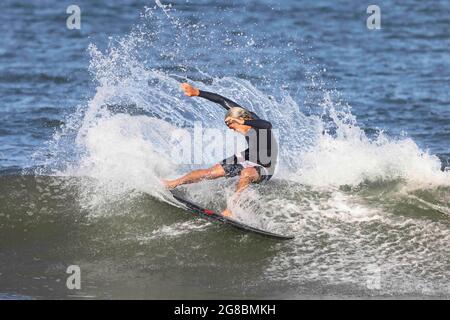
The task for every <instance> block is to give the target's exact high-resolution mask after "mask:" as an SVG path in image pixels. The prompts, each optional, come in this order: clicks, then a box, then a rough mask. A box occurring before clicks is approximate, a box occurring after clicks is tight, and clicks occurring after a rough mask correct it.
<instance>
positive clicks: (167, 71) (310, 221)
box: [0, 0, 450, 299]
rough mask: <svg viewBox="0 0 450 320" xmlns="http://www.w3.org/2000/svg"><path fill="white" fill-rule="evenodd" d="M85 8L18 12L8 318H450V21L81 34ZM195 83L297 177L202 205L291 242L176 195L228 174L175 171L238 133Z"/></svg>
mask: <svg viewBox="0 0 450 320" xmlns="http://www.w3.org/2000/svg"><path fill="white" fill-rule="evenodd" d="M70 4H71V3H68V2H64V1H63V2H61V1H50V0H46V1H39V2H29V1H10V0H7V1H3V2H2V5H1V6H0V19H1V21H2V24H1V25H0V28H1V30H0V31H1V34H2V37H1V40H0V299H39V298H56V299H58V298H87V299H91V298H100V299H104V298H106V299H109V298H125V299H128V298H138V299H145V298H154V299H158V298H169V299H170V298H191V299H205V298H209V299H211V298H212V299H218V298H236V299H241V298H256V299H258V298H281V299H296V298H317V297H320V298H323V297H325V298H330V297H331V298H361V297H366V298H374V297H375V298H377V297H381V298H410V297H416V298H417V297H419V298H430V297H438V298H448V297H449V295H450V249H449V246H448V243H449V241H450V170H447V169H446V168H448V167H450V146H449V140H450V93H449V90H448V88H449V84H450V68H449V67H450V55H449V51H448V50H449V47H450V19H449V17H450V4H449V2H448V1H433V2H431V3H430V2H427V3H425V2H423V1H417V0H416V1H404V2H401V3H399V2H396V1H379V2H378V5H379V7H380V9H381V29H379V30H369V29H368V28H367V26H366V19H367V18H368V17H369V14H368V13H367V12H366V10H367V5H366V4H363V3H361V2H359V1H349V2H337V3H336V2H335V1H311V2H309V1H308V2H306V1H305V2H299V1H281V2H280V1H246V2H244V3H243V2H242V1H214V2H212V1H171V2H169V1H156V2H155V1H121V2H120V4H119V3H110V2H106V1H105V2H104V3H101V2H95V3H92V1H77V3H76V4H77V5H78V6H79V7H80V9H81V29H79V30H77V29H75V30H69V29H68V28H67V27H66V19H67V17H68V16H69V14H67V13H66V9H67V7H68V6H69V5H70ZM185 81H188V82H189V83H192V84H194V85H195V86H198V87H199V88H201V89H204V90H208V91H214V92H218V93H220V94H223V95H225V96H227V97H229V98H231V99H233V100H235V101H237V102H238V103H240V104H242V105H244V106H246V107H248V108H249V109H251V110H252V111H255V112H257V113H258V114H259V115H260V116H261V117H262V118H266V119H269V120H270V121H271V122H272V123H273V126H274V128H275V129H276V130H277V135H278V139H279V145H280V159H279V167H278V171H277V174H276V175H275V176H274V178H273V179H272V180H271V181H270V183H267V184H265V185H257V186H252V187H251V188H249V189H248V190H247V191H246V192H245V193H244V194H243V195H242V197H241V198H240V199H239V201H238V202H236V203H234V202H232V201H230V199H232V198H233V197H232V193H233V189H234V185H235V182H236V180H233V179H226V180H223V179H222V180H217V181H205V182H201V183H198V184H196V185H190V186H187V187H183V188H182V189H183V192H185V193H186V195H187V196H188V197H189V198H191V199H193V200H195V201H196V202H199V203H202V204H204V205H205V206H208V207H211V208H213V209H216V210H221V209H223V208H224V207H225V206H226V205H227V204H228V205H230V206H232V209H233V212H234V213H235V214H236V215H237V217H238V218H239V219H241V220H243V221H245V222H246V223H249V224H252V225H255V226H258V227H261V228H265V229H267V230H270V231H274V232H279V233H289V234H294V235H295V236H296V238H295V239H294V240H292V241H286V242H278V241H274V240H270V239H265V238H262V237H259V236H257V235H252V234H245V233H242V232H240V231H236V230H234V229H230V228H228V227H224V226H221V225H217V224H213V223H209V222H206V221H204V220H201V219H198V218H195V217H193V216H192V215H191V214H189V213H187V212H186V211H185V210H183V209H182V208H181V207H180V206H179V204H177V203H176V202H175V201H174V200H173V199H172V198H171V196H170V194H169V193H168V192H167V191H166V190H165V189H164V188H163V186H162V184H161V182H160V180H161V179H163V178H169V177H176V176H179V175H181V174H183V173H185V172H186V171H187V170H190V169H192V168H198V167H207V166H210V165H212V164H214V163H217V162H218V161H220V160H221V159H222V158H221V157H220V156H218V155H217V154H214V153H208V152H206V150H205V149H204V148H200V149H198V143H196V142H195V141H194V142H193V148H194V146H196V148H197V149H196V152H198V150H200V151H199V152H200V154H201V155H202V158H203V159H202V161H201V163H198V162H197V163H180V161H179V159H177V157H175V156H174V153H173V150H174V148H176V146H177V141H176V139H174V138H173V137H174V134H175V133H176V132H178V133H179V132H183V133H185V134H190V135H191V136H194V137H195V134H196V130H197V129H196V128H198V126H199V125H201V126H202V128H203V130H205V131H207V130H212V129H214V130H217V131H215V132H216V135H219V136H220V135H221V134H225V132H226V128H225V127H224V125H223V110H221V109H220V107H219V106H216V105H214V104H212V103H210V102H208V101H205V100H202V99H195V98H187V97H185V96H184V95H183V93H182V91H181V90H180V88H179V85H180V83H182V82H185ZM215 143H218V142H217V141H215V142H214V141H212V142H211V141H208V142H205V145H206V146H208V145H214V144H215ZM71 265H77V266H79V267H80V270H81V289H79V290H77V289H69V288H68V287H67V285H66V280H67V278H68V277H69V274H67V273H66V270H67V268H68V267H69V266H71Z"/></svg>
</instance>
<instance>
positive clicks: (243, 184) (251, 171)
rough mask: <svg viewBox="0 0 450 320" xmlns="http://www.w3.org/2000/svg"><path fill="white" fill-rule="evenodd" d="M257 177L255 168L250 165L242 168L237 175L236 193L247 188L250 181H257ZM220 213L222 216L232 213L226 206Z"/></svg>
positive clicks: (229, 215)
mask: <svg viewBox="0 0 450 320" xmlns="http://www.w3.org/2000/svg"><path fill="white" fill-rule="evenodd" d="M258 179H259V174H258V171H257V170H256V169H255V168H253V167H250V168H245V169H242V171H241V175H240V177H239V181H238V183H237V185H236V193H240V192H241V191H242V190H244V189H245V188H247V187H248V186H249V185H250V183H252V182H255V181H258ZM222 215H223V216H224V217H231V216H232V215H233V213H232V212H231V210H230V209H228V208H227V209H225V210H223V211H222Z"/></svg>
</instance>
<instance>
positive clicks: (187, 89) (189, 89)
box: [181, 83, 200, 97]
mask: <svg viewBox="0 0 450 320" xmlns="http://www.w3.org/2000/svg"><path fill="white" fill-rule="evenodd" d="M181 89H183V91H184V94H185V95H187V96H188V97H195V96H198V95H199V94H200V90H198V89H197V88H194V87H193V86H191V85H190V84H189V83H182V84H181Z"/></svg>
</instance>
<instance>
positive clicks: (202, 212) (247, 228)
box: [171, 190, 295, 240]
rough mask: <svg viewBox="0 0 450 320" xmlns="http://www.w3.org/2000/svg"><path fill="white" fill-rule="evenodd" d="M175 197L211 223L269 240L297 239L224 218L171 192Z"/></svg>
mask: <svg viewBox="0 0 450 320" xmlns="http://www.w3.org/2000/svg"><path fill="white" fill-rule="evenodd" d="M171 193H172V195H173V197H174V198H175V199H176V200H177V201H178V202H180V203H182V204H183V205H184V206H185V207H186V208H187V209H188V210H189V211H191V212H193V213H195V214H197V215H198V216H200V217H202V218H205V219H207V220H209V221H216V222H221V223H223V224H226V225H229V226H232V227H234V228H236V229H239V230H243V231H246V232H251V233H255V234H258V235H260V236H264V237H268V238H272V239H278V240H291V239H294V238H295V237H294V236H292V235H281V234H277V233H273V232H269V231H266V230H262V229H258V228H255V227H252V226H250V225H248V224H245V223H242V222H240V221H238V220H235V219H232V218H228V217H224V216H223V215H221V214H220V213H217V212H215V211H214V210H209V209H207V208H204V207H202V206H201V205H199V204H196V203H194V202H192V201H190V200H187V199H185V198H184V197H183V196H182V195H180V194H179V193H177V192H176V191H173V190H172V191H171Z"/></svg>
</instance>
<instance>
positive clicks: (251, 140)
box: [199, 90, 278, 175]
mask: <svg viewBox="0 0 450 320" xmlns="http://www.w3.org/2000/svg"><path fill="white" fill-rule="evenodd" d="M199 97H202V98H205V99H208V100H209V101H212V102H215V103H218V104H220V105H221V106H222V107H223V108H225V110H229V109H230V108H234V107H239V108H243V107H241V106H240V105H238V104H237V103H236V102H234V101H231V100H230V99H227V98H225V97H222V96H221V95H218V94H216V93H212V92H207V91H201V90H200V94H199ZM243 109H245V108H243ZM246 110H247V109H246ZM249 112H250V114H251V116H252V118H253V119H252V120H245V122H244V125H247V126H250V127H251V129H250V130H249V131H248V132H247V133H246V134H245V140H246V141H247V145H248V148H247V149H245V150H244V151H242V152H241V154H240V159H239V158H238V157H237V156H236V155H233V156H231V157H229V158H227V159H224V160H223V161H222V163H223V164H225V163H227V164H231V163H234V164H237V163H239V162H242V161H250V162H253V163H256V164H258V165H260V166H263V167H265V168H266V169H267V171H268V173H269V175H273V173H274V171H275V165H276V161H277V156H278V146H277V142H276V140H275V137H274V135H273V133H272V124H271V123H270V122H269V121H266V120H262V119H259V117H258V116H257V115H256V114H255V113H253V112H251V111H249Z"/></svg>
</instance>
